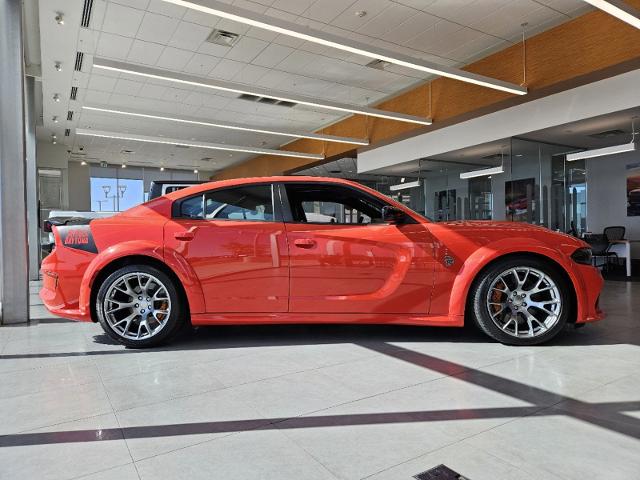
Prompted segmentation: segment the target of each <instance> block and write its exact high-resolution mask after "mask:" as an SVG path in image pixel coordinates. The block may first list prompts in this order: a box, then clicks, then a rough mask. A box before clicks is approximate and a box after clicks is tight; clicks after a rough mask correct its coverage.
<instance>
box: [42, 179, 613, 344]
mask: <svg viewBox="0 0 640 480" xmlns="http://www.w3.org/2000/svg"><path fill="white" fill-rule="evenodd" d="M54 235H55V241H56V247H55V249H54V251H53V252H52V253H51V254H50V255H49V256H48V257H47V258H46V259H45V260H44V262H43V264H42V275H43V280H44V286H43V288H42V290H41V292H40V296H41V297H42V300H43V301H44V304H45V305H46V307H47V308H48V309H49V310H50V311H51V312H52V313H54V314H56V315H59V316H62V317H68V318H73V319H77V320H82V321H94V322H100V324H101V325H102V328H103V329H104V331H105V332H106V333H107V334H108V335H110V336H111V337H112V338H114V339H116V340H117V341H119V342H121V343H122V344H124V345H127V346H131V347H148V346H154V345H157V344H160V343H163V342H167V341H169V340H170V339H171V338H172V337H173V336H174V335H175V334H176V333H177V332H178V331H179V330H180V328H181V327H183V326H184V325H187V324H189V323H190V324H192V325H212V324H258V323H263V324H265V323H395V324H408V325H437V326H456V327H459V326H462V325H463V324H464V322H465V319H467V320H470V321H473V322H475V323H476V324H477V325H478V326H479V327H480V328H481V329H482V331H484V332H485V333H486V334H487V335H489V336H490V337H492V338H494V339H496V340H498V341H500V342H503V343H507V344H514V345H532V344H538V343H542V342H544V341H547V340H549V339H551V338H553V337H554V336H555V335H556V334H557V333H558V332H559V331H560V330H561V329H562V328H563V327H564V326H565V324H567V323H584V322H591V321H594V320H599V319H601V318H603V313H602V311H601V310H600V309H599V307H598V297H599V295H600V290H601V288H602V284H603V281H602V277H601V276H600V273H599V271H598V270H597V269H595V268H594V267H592V266H591V251H590V249H589V247H588V245H587V244H586V243H584V242H582V241H581V240H578V239H576V238H573V237H571V236H568V235H564V234H560V233H555V232H552V231H550V230H547V229H545V228H542V227H537V226H533V225H528V224H523V223H508V222H492V221H478V222H470V221H465V222H463V221H459V222H442V223H432V222H430V221H429V220H428V219H426V218H424V217H422V216H420V215H418V214H417V213H415V212H413V211H411V210H409V209H408V208H406V207H405V206H404V205H402V204H400V203H397V202H395V201H393V200H392V199H390V198H388V197H386V196H384V195H383V194H381V193H379V192H376V191H374V190H371V189H369V188H366V187H364V186H362V185H359V184H357V183H353V182H349V181H345V180H339V179H334V178H315V177H314V178H312V177H272V178H252V179H236V180H227V181H221V182H211V183H205V184H202V185H197V186H193V187H189V188H186V189H184V190H180V191H177V192H173V193H170V194H168V195H166V196H163V197H160V198H157V199H154V200H152V201H150V202H147V203H145V204H142V205H139V206H137V207H134V208H132V209H130V210H127V211H126V212H123V213H121V214H118V215H115V216H113V217H110V218H106V219H98V220H93V221H91V223H90V224H89V225H77V226H74V225H72V226H62V227H54Z"/></svg>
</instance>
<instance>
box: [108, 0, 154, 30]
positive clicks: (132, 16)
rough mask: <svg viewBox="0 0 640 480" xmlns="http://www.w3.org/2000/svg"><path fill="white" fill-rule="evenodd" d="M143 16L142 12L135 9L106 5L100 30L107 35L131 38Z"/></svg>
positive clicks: (114, 4) (115, 4) (112, 4)
mask: <svg viewBox="0 0 640 480" xmlns="http://www.w3.org/2000/svg"><path fill="white" fill-rule="evenodd" d="M143 16H144V12H142V11H140V10H137V9H135V8H130V7H125V6H122V5H119V4H117V3H109V4H107V11H106V14H105V17H104V22H103V24H102V30H103V31H104V32H108V33H116V34H118V35H123V36H126V37H133V36H135V34H136V33H137V31H138V28H139V27H140V22H142V17H143Z"/></svg>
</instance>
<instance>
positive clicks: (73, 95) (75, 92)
mask: <svg viewBox="0 0 640 480" xmlns="http://www.w3.org/2000/svg"><path fill="white" fill-rule="evenodd" d="M77 96H78V87H71V95H70V97H69V98H71V100H75V99H76V97H77Z"/></svg>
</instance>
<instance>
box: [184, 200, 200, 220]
mask: <svg viewBox="0 0 640 480" xmlns="http://www.w3.org/2000/svg"><path fill="white" fill-rule="evenodd" d="M180 216H181V217H185V218H202V195H198V196H197V197H191V198H187V199H186V200H183V201H182V203H181V204H180Z"/></svg>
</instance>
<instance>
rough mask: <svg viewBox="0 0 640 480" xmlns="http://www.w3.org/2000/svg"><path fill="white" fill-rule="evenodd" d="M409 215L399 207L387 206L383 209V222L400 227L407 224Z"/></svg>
mask: <svg viewBox="0 0 640 480" xmlns="http://www.w3.org/2000/svg"><path fill="white" fill-rule="evenodd" d="M406 218H407V215H406V214H405V213H404V212H403V211H402V210H400V209H399V208H397V207H392V206H390V205H385V206H384V207H382V220H383V221H384V222H387V223H391V224H393V225H400V224H402V223H404V222H405V220H406Z"/></svg>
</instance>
